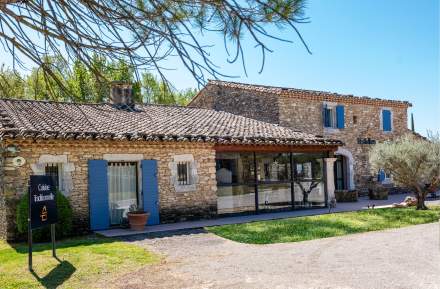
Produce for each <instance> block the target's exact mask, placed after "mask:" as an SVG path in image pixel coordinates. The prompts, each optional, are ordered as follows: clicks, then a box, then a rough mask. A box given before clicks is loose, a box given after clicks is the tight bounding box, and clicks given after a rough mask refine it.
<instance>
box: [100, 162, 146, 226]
mask: <svg viewBox="0 0 440 289" xmlns="http://www.w3.org/2000/svg"><path fill="white" fill-rule="evenodd" d="M107 173H108V192H109V209H110V225H120V224H121V223H122V221H123V219H124V218H126V217H127V212H128V210H129V208H130V206H131V205H138V204H139V202H138V188H137V184H138V182H137V163H135V162H110V163H109V164H108V172H107Z"/></svg>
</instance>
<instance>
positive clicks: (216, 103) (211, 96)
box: [189, 81, 411, 189]
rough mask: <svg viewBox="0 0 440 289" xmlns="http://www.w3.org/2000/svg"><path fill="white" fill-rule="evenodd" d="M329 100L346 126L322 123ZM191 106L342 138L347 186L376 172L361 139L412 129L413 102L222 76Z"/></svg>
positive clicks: (391, 135) (362, 181) (359, 183)
mask: <svg viewBox="0 0 440 289" xmlns="http://www.w3.org/2000/svg"><path fill="white" fill-rule="evenodd" d="M326 103H329V104H332V105H338V104H340V105H343V106H344V109H345V113H344V123H345V127H344V128H343V129H336V128H335V129H333V128H330V129H329V128H324V125H323V105H324V104H326ZM189 105H190V106H195V107H204V108H211V109H216V110H223V111H227V112H231V113H234V114H238V115H245V116H247V117H250V118H254V119H257V120H262V121H266V122H271V123H275V124H278V125H281V126H285V127H289V128H292V129H294V130H297V131H301V132H306V133H311V134H315V135H323V136H325V137H329V138H332V139H339V140H341V141H343V142H344V144H345V145H344V146H343V147H340V148H339V150H338V151H337V152H336V154H341V155H343V156H344V157H345V158H346V159H347V162H348V163H347V167H349V168H351V170H349V171H348V175H347V179H348V182H349V185H348V188H349V189H354V188H361V189H362V188H364V187H365V182H366V181H365V180H366V179H367V176H371V175H372V174H374V172H371V171H370V166H369V162H368V154H369V149H370V147H371V144H359V143H358V140H359V139H371V140H375V141H376V142H382V141H385V140H392V139H395V138H396V137H399V136H402V135H404V134H406V133H408V132H409V130H408V124H407V109H408V107H409V106H411V104H409V103H407V102H403V101H389V100H381V99H372V98H367V97H365V98H364V97H353V96H345V95H339V94H333V93H326V92H317V91H307V90H297V89H287V88H286V89H284V88H272V87H266V86H254V85H247V84H237V83H228V82H220V81H219V82H218V83H215V82H213V83H208V85H207V86H206V87H205V88H203V90H201V91H200V92H199V94H198V95H197V96H196V97H195V98H194V99H193V100H192V101H191V103H190V104H189ZM383 108H386V109H389V110H390V111H391V116H392V127H393V129H392V131H391V132H384V131H383V130H382V125H381V111H382V109H383Z"/></svg>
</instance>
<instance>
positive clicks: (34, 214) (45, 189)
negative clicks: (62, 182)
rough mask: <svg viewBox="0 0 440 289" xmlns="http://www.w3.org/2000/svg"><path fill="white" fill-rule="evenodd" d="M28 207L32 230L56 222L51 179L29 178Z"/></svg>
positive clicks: (53, 187) (53, 189) (54, 193)
mask: <svg viewBox="0 0 440 289" xmlns="http://www.w3.org/2000/svg"><path fill="white" fill-rule="evenodd" d="M29 207H30V211H31V214H30V216H31V228H32V229H36V228H39V227H43V226H46V225H50V224H55V223H56V222H57V219H58V216H57V200H56V190H55V186H54V184H53V179H52V177H49V176H31V183H30V196H29Z"/></svg>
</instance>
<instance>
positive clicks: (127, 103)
mask: <svg viewBox="0 0 440 289" xmlns="http://www.w3.org/2000/svg"><path fill="white" fill-rule="evenodd" d="M110 87H111V88H110V103H111V104H113V105H114V106H116V107H117V108H120V109H133V108H134V101H133V88H132V85H131V84H130V83H127V82H121V81H113V82H112V83H111V86H110Z"/></svg>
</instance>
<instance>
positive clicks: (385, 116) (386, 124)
mask: <svg viewBox="0 0 440 289" xmlns="http://www.w3.org/2000/svg"><path fill="white" fill-rule="evenodd" d="M382 127H383V130H384V131H391V111H389V110H387V109H384V110H382Z"/></svg>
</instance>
